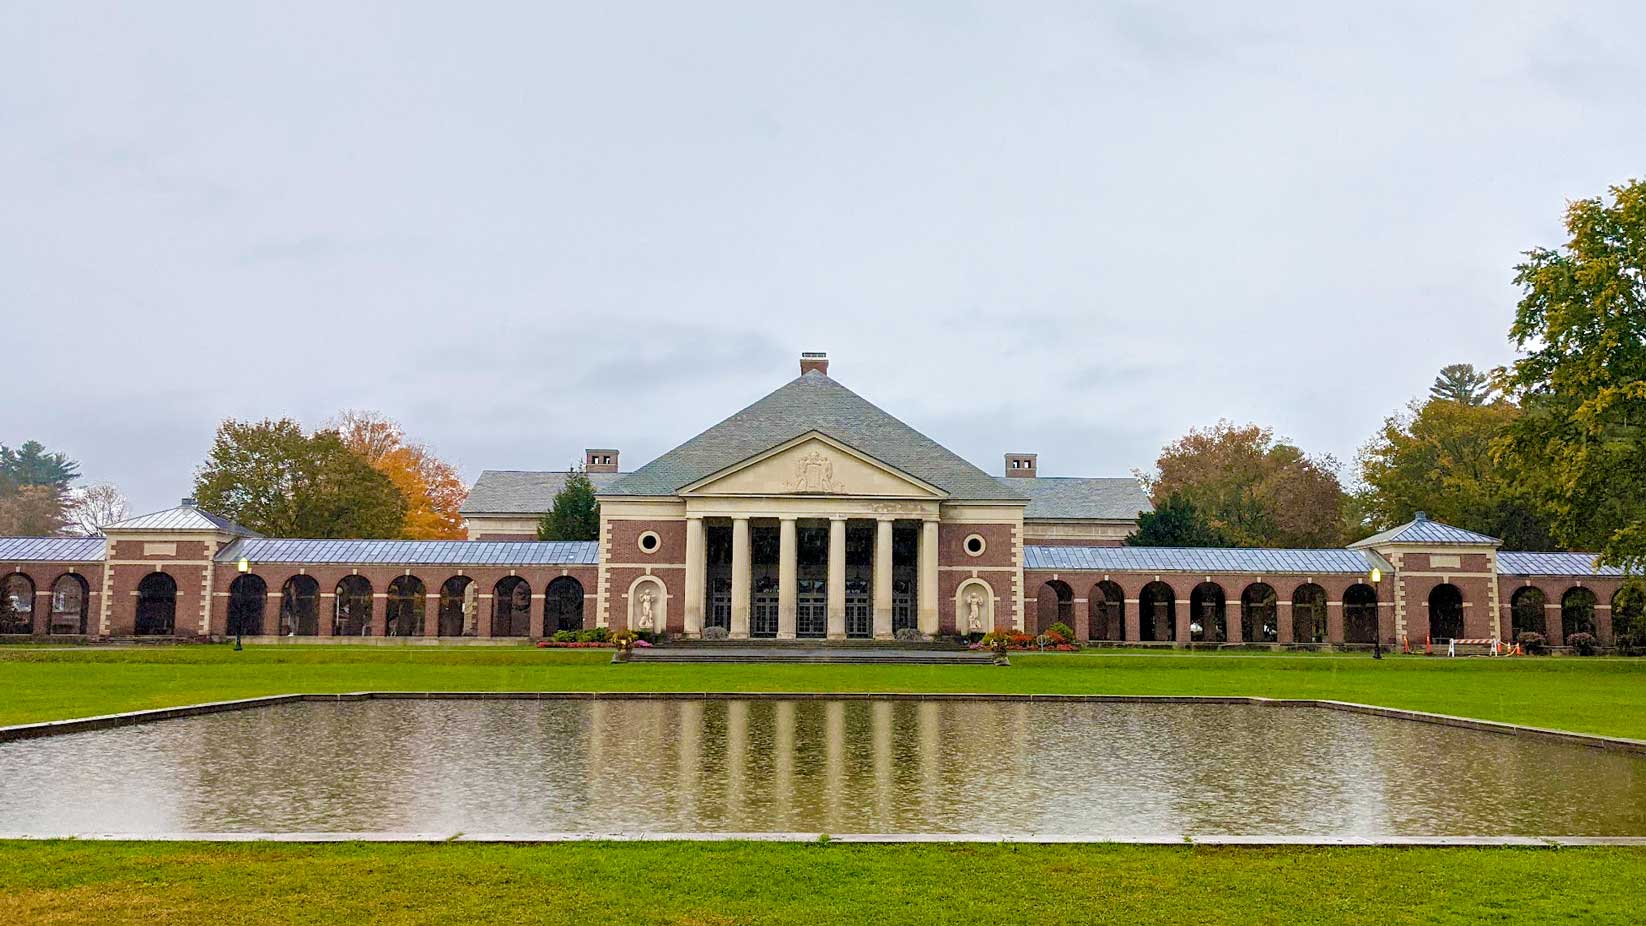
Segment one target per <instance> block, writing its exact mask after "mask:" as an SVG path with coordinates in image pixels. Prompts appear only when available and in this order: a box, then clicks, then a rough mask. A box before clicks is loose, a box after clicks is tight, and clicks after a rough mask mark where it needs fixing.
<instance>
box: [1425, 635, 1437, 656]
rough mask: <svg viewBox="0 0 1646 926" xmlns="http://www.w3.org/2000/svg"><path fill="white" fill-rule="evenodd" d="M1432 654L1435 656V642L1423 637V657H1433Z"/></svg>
mask: <svg viewBox="0 0 1646 926" xmlns="http://www.w3.org/2000/svg"><path fill="white" fill-rule="evenodd" d="M1434 654H1435V641H1434V639H1433V638H1431V637H1429V636H1427V635H1425V636H1424V637H1423V655H1425V656H1433V655H1434Z"/></svg>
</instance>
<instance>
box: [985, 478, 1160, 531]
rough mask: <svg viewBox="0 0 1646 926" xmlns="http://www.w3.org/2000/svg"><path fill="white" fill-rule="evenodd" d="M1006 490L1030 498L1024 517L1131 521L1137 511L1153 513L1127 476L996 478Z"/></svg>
mask: <svg viewBox="0 0 1646 926" xmlns="http://www.w3.org/2000/svg"><path fill="white" fill-rule="evenodd" d="M995 478H996V479H998V480H1000V482H1001V483H1002V484H1003V485H1005V486H1006V487H1007V488H1009V489H1016V490H1017V491H1019V492H1022V493H1023V494H1024V495H1027V496H1029V507H1028V508H1026V509H1024V511H1023V517H1025V518H1030V519H1043V520H1053V519H1057V518H1081V519H1087V520H1109V521H1114V520H1122V521H1134V520H1136V519H1137V514H1138V512H1140V511H1153V510H1154V506H1153V505H1152V504H1150V503H1149V496H1148V493H1146V492H1144V491H1143V485H1142V484H1141V483H1139V482H1138V481H1137V480H1136V479H1133V478H1132V477H1130V476H1121V477H1117V478H1109V477H1101V478H1095V479H1083V478H1079V477H1074V476H1036V477H1023V476H1016V477H1011V476H996V477H995Z"/></svg>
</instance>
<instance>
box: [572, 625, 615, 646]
mask: <svg viewBox="0 0 1646 926" xmlns="http://www.w3.org/2000/svg"><path fill="white" fill-rule="evenodd" d="M610 640H611V631H610V630H607V629H606V628H605V627H592V628H590V629H588V630H579V631H578V632H577V642H579V643H606V642H608V641H610Z"/></svg>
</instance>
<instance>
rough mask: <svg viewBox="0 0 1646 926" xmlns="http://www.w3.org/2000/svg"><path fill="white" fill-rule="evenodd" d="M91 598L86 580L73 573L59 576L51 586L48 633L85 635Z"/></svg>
mask: <svg viewBox="0 0 1646 926" xmlns="http://www.w3.org/2000/svg"><path fill="white" fill-rule="evenodd" d="M90 598H91V587H90V586H88V585H87V584H86V580H85V579H83V578H81V577H80V576H77V575H75V574H74V573H72V572H71V573H67V574H65V575H61V576H58V577H57V581H56V582H53V583H52V586H51V620H50V622H49V624H48V626H47V632H48V633H66V634H84V633H85V632H86V612H87V601H88V600H89V599H90Z"/></svg>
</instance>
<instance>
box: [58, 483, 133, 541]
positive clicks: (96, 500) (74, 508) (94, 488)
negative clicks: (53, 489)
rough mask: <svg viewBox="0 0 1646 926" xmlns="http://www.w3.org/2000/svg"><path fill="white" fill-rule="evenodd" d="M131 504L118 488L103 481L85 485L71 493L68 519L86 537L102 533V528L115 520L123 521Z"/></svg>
mask: <svg viewBox="0 0 1646 926" xmlns="http://www.w3.org/2000/svg"><path fill="white" fill-rule="evenodd" d="M130 511H131V506H129V505H128V504H127V503H126V496H125V495H124V494H122V493H121V492H120V490H119V489H117V488H115V487H114V486H112V485H110V484H109V483H106V482H103V483H98V484H97V485H91V486H86V487H85V488H83V489H79V490H77V491H75V492H74V493H73V501H72V502H71V503H70V505H69V520H70V521H72V522H73V525H74V528H75V530H77V531H79V532H80V533H81V534H82V535H84V536H86V537H95V536H98V535H100V534H102V533H103V528H104V527H107V526H108V525H110V524H113V523H115V522H116V521H124V520H125V519H126V516H127V515H128V514H129V513H130Z"/></svg>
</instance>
